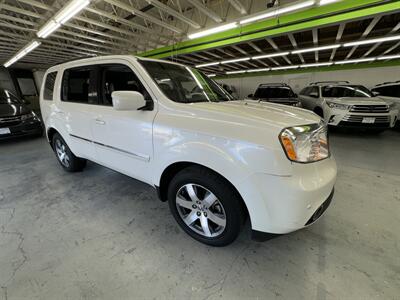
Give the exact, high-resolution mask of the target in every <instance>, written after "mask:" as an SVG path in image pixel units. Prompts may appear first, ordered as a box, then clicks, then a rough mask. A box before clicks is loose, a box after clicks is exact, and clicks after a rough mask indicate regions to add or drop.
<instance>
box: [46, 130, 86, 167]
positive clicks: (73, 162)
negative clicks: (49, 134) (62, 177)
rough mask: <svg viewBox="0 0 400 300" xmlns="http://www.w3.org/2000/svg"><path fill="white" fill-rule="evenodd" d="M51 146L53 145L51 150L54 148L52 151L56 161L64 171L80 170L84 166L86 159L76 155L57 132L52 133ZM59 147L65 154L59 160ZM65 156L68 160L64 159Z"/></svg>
mask: <svg viewBox="0 0 400 300" xmlns="http://www.w3.org/2000/svg"><path fill="white" fill-rule="evenodd" d="M52 146H53V150H54V153H55V154H56V157H57V160H58V162H59V163H60V165H61V166H62V167H63V168H64V170H65V171H67V172H80V171H82V170H83V169H84V168H85V166H86V159H83V158H79V157H76V156H75V155H74V154H73V153H72V152H71V150H70V149H69V147H68V145H67V143H66V142H65V141H64V139H63V138H62V137H61V135H60V134H58V133H55V134H54V136H53V139H52ZM60 147H61V148H62V150H63V151H64V154H65V156H64V159H63V160H61V157H60V155H59V152H58V150H59V149H60ZM65 157H67V158H68V161H67V160H66V159H65Z"/></svg>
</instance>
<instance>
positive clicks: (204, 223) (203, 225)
mask: <svg viewBox="0 0 400 300" xmlns="http://www.w3.org/2000/svg"><path fill="white" fill-rule="evenodd" d="M200 223H201V228H202V229H203V232H204V235H205V236H211V231H210V227H209V226H208V219H207V217H205V216H204V215H201V216H200Z"/></svg>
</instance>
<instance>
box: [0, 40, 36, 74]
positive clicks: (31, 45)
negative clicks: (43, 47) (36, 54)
mask: <svg viewBox="0 0 400 300" xmlns="http://www.w3.org/2000/svg"><path fill="white" fill-rule="evenodd" d="M40 44H41V43H40V42H38V41H35V40H34V41H32V42H30V43H29V44H28V45H26V46H25V47H24V48H22V49H21V50H20V51H19V52H18V53H17V54H16V55H14V56H13V57H12V58H11V59H10V60H8V61H7V62H6V63H5V64H4V66H5V67H6V68H8V67H9V66H11V65H12V64H14V63H15V62H17V61H18V60H20V59H21V58H22V57H24V56H25V55H27V54H28V53H29V52H31V51H32V50H33V49H35V48H36V47H38V46H39V45H40Z"/></svg>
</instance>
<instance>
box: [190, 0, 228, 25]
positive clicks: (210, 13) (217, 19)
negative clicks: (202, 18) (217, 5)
mask: <svg viewBox="0 0 400 300" xmlns="http://www.w3.org/2000/svg"><path fill="white" fill-rule="evenodd" d="M186 1H187V2H189V3H191V4H192V5H193V6H194V7H196V8H197V9H198V10H199V11H200V12H202V13H203V14H205V15H206V16H207V17H209V18H211V19H213V20H214V21H215V22H217V23H221V22H222V21H223V20H222V18H221V17H220V16H219V15H218V14H217V13H215V12H214V11H212V10H211V9H209V8H208V7H207V6H205V5H204V4H203V3H202V2H201V1H199V0H186Z"/></svg>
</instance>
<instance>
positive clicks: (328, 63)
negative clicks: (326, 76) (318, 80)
mask: <svg viewBox="0 0 400 300" xmlns="http://www.w3.org/2000/svg"><path fill="white" fill-rule="evenodd" d="M331 65H333V62H326V63H315V64H304V65H300V68H310V67H324V66H331Z"/></svg>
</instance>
